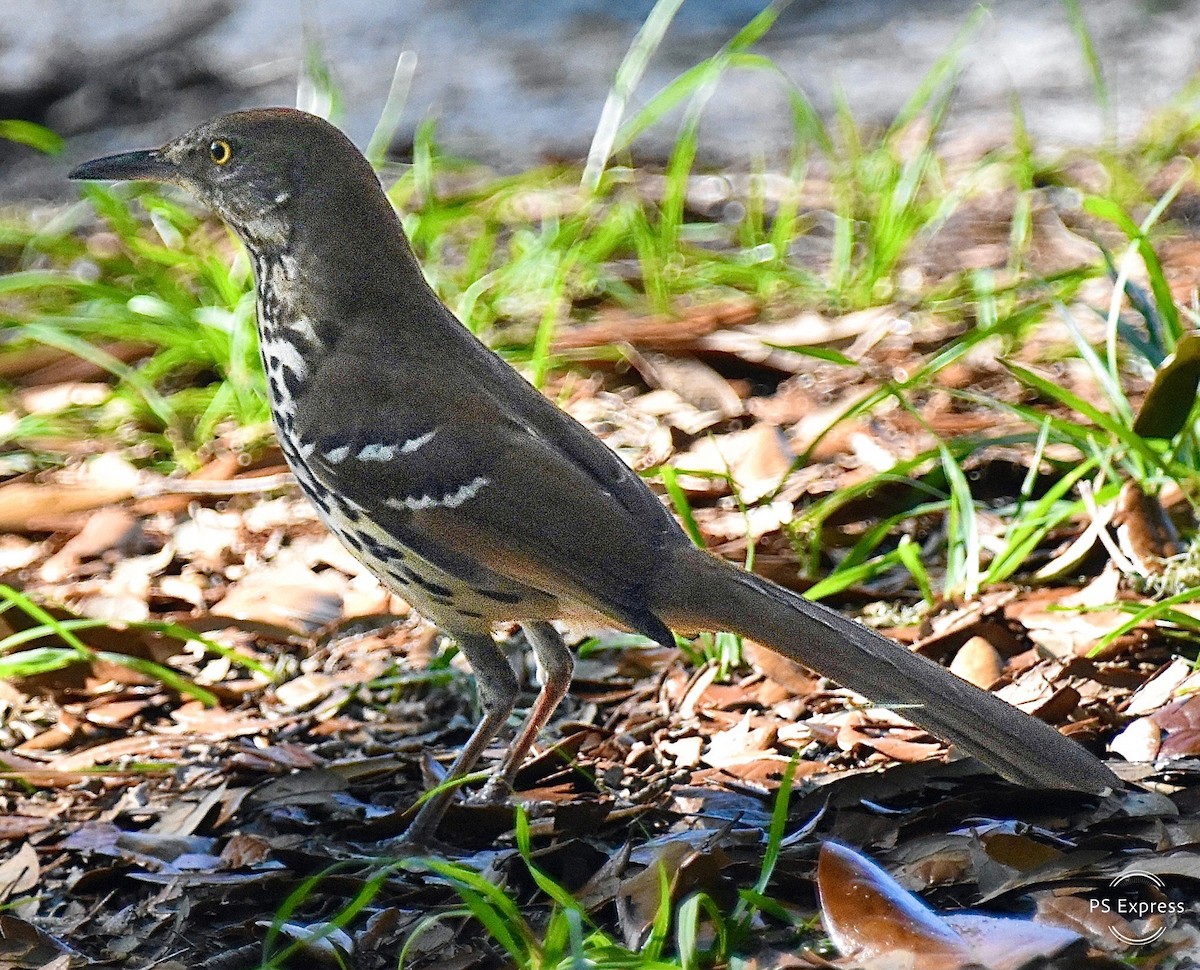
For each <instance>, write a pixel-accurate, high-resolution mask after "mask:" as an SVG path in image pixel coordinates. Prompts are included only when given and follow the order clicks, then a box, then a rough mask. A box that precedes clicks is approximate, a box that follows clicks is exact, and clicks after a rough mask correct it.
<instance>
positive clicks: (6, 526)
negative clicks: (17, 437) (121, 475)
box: [0, 482, 135, 532]
mask: <svg viewBox="0 0 1200 970" xmlns="http://www.w3.org/2000/svg"><path fill="white" fill-rule="evenodd" d="M134 491H135V489H134V486H133V484H132V483H118V484H114V485H110V486H108V487H104V486H100V485H59V484H56V483H53V482H47V483H46V484H34V483H29V482H10V483H9V484H7V485H2V486H0V529H3V530H6V531H11V532H42V531H50V530H47V529H45V525H46V524H47V523H48V522H49V521H50V520H51V519H61V517H62V516H63V515H67V514H70V513H72V512H86V511H89V510H91V509H98V508H101V507H102V506H105V505H112V504H114V503H117V502H123V501H125V500H126V499H128V498H132V497H133V494H134Z"/></svg>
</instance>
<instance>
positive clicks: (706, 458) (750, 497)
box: [672, 422, 796, 502]
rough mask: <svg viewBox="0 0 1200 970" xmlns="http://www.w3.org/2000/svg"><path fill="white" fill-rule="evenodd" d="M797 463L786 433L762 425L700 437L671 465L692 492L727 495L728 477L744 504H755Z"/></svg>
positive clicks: (772, 489)
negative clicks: (726, 477) (754, 502)
mask: <svg viewBox="0 0 1200 970" xmlns="http://www.w3.org/2000/svg"><path fill="white" fill-rule="evenodd" d="M795 460H796V456H795V453H794V452H793V451H792V449H791V445H790V444H788V441H787V438H786V437H784V435H783V432H781V431H780V430H779V429H778V428H775V427H772V426H771V425H768V424H763V423H762V422H759V423H757V424H755V425H754V426H753V427H751V428H748V429H747V430H745V431H732V432H730V433H729V434H723V435H713V436H710V437H707V438H701V439H700V440H699V441H697V442H696V443H695V444H693V445H692V447H691V448H689V449H688V450H687V451H686V452H684V453H683V454H681V455H678V456H677V457H676V458H675V459H674V461H673V462H672V464H673V465H674V466H675V469H676V470H677V471H678V472H679V474H680V480H679V483H680V485H682V486H683V487H684V488H685V489H687V490H688V491H690V492H694V493H699V494H724V493H725V492H727V491H728V490H729V486H728V484H727V482H726V481H725V476H729V477H730V478H732V480H733V485H734V488H736V489H737V490H738V492H739V494H740V495H741V497H742V499H743V501H745V502H753V501H755V500H756V499H759V498H761V497H762V496H764V495H766V494H768V493H770V492H773V491H774V490H775V489H776V488H778V487H779V484H780V482H782V481H783V478H784V476H785V475H786V474H787V473H788V471H789V470H790V469H791V467H792V464H793V463H794V462H795ZM689 472H690V473H692V474H689ZM700 475H703V476H705V477H700ZM708 476H712V477H708Z"/></svg>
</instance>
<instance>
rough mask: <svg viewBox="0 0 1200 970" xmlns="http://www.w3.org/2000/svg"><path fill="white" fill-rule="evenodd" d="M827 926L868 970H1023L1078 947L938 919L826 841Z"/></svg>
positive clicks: (1055, 932)
mask: <svg viewBox="0 0 1200 970" xmlns="http://www.w3.org/2000/svg"><path fill="white" fill-rule="evenodd" d="M817 893H818V896H819V898H820V901H821V910H822V919H823V921H824V923H825V929H826V931H827V932H828V933H829V937H830V939H831V940H832V941H833V943H834V945H835V946H836V947H837V948H838V949H839V950H840V951H841V952H842V953H843V954H844V955H845V956H846V957H847V958H848V959H849V960H850V961H851V962H852V964H853V965H854V966H856V967H861V968H863V970H898V968H901V967H906V968H912V970H960V968H965V967H968V966H985V967H988V968H990V970H1019V968H1021V967H1024V966H1027V965H1029V964H1032V963H1034V962H1037V961H1040V960H1043V959H1045V958H1046V957H1052V956H1055V955H1057V954H1059V953H1061V952H1063V951H1064V950H1066V949H1068V948H1070V947H1073V946H1076V945H1079V944H1081V942H1082V941H1081V937H1080V936H1079V935H1078V934H1077V933H1073V932H1070V931H1069V930H1064V929H1060V928H1058V927H1050V926H1043V925H1041V924H1039V923H1033V922H1030V921H1028V920H1020V919H1011V918H1000V917H994V916H986V915H984V914H980V913H951V914H939V913H935V912H934V911H933V910H931V909H930V908H929V907H927V906H926V905H925V904H924V903H923V902H922V901H921V900H920V899H918V898H917V897H916V896H913V895H912V894H911V893H909V892H908V891H907V890H905V889H904V888H903V887H902V886H901V885H900V884H899V883H898V882H896V881H895V880H894V879H893V878H892V877H891V876H889V875H888V874H887V873H886V872H885V871H884V870H883V869H881V868H880V867H879V866H878V865H876V864H875V863H874V862H872V861H871V860H870V859H868V858H866V857H865V856H863V855H861V854H860V853H857V852H855V851H854V850H853V849H850V848H848V847H847V846H844V845H839V844H837V843H835V842H825V843H823V844H822V846H821V854H820V858H819V861H818V863H817Z"/></svg>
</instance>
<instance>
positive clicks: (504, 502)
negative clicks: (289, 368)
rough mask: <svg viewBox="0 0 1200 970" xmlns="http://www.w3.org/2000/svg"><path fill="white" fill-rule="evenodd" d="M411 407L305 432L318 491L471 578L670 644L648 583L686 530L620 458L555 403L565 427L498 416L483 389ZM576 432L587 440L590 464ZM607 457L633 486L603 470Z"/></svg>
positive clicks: (522, 415)
mask: <svg viewBox="0 0 1200 970" xmlns="http://www.w3.org/2000/svg"><path fill="white" fill-rule="evenodd" d="M530 393H531V394H533V395H535V396H536V397H537V399H538V400H539V401H544V399H543V398H542V397H541V395H539V394H537V392H536V391H534V390H533V389H532V388H530ZM404 397H405V395H404V394H403V393H398V394H395V395H391V396H389V399H388V405H387V407H385V408H381V409H376V410H373V411H366V410H362V411H357V412H355V413H353V414H346V413H344V410H343V413H341V414H340V415H339V417H338V419H337V421H336V425H335V426H336V429H337V431H336V435H321V434H320V433H319V431H318V430H317V429H316V428H311V429H308V434H310V435H311V437H310V440H311V441H313V443H314V446H313V447H312V448H311V449H310V454H309V457H308V459H307V464H308V466H309V468H310V470H311V472H312V474H313V475H314V477H315V478H316V479H317V480H318V482H319V483H320V484H321V485H322V486H324V487H325V488H327V489H329V490H330V491H331V492H334V493H336V494H338V495H341V496H343V497H344V498H346V499H349V500H350V501H352V502H354V503H355V504H356V505H358V506H360V507H361V508H363V509H366V510H369V513H370V515H371V518H372V519H374V520H375V522H376V524H377V525H379V526H380V527H381V528H382V529H383V530H384V531H385V532H387V533H388V534H390V535H392V536H394V537H395V538H396V539H397V541H399V542H400V543H402V544H403V545H406V546H409V547H410V548H412V549H414V550H415V551H417V552H418V554H420V555H421V556H423V557H424V558H426V559H428V560H430V561H431V562H433V563H435V564H437V565H438V566H439V567H440V568H442V569H444V570H445V571H447V572H449V573H451V574H454V575H459V576H461V577H462V578H463V579H464V580H466V581H471V579H472V575H473V574H475V575H478V574H480V570H479V569H478V566H479V565H480V564H481V565H483V566H484V567H486V570H487V571H491V572H493V573H496V574H499V575H501V576H504V577H506V578H508V579H511V580H513V581H515V582H516V583H518V584H522V585H524V586H530V587H533V588H535V589H537V590H541V591H543V592H545V593H549V594H551V595H553V596H555V597H558V598H560V599H564V600H566V601H568V602H576V603H580V604H584V605H587V606H590V607H592V608H593V609H595V610H597V611H598V612H601V613H604V614H607V615H609V616H611V617H613V618H615V619H617V620H619V621H621V622H623V623H626V624H628V625H630V626H632V627H634V628H635V629H638V630H641V631H642V632H646V633H648V634H649V635H652V636H653V637H654V639H657V640H661V639H662V638H663V636H665V633H666V631H665V628H664V627H663V626H662V624H661V623H658V622H657V621H656V620H655V619H654V618H653V617H652V616H650V614H649V612H648V610H647V609H646V606H645V604H646V600H647V596H646V594H645V586H646V584H647V583H649V582H652V581H653V579H654V575H653V573H654V566H655V564H656V562H658V561H660V556H661V551H660V547H661V546H662V544H663V543H664V541H670V540H669V539H668V540H665V538H664V537H667V536H669V537H671V539H673V538H674V536H675V534H676V533H677V532H678V529H677V527H676V526H675V524H674V522H673V520H672V519H671V518H670V516H669V515H668V513H667V512H666V510H665V509H664V508H663V507H662V505H661V503H659V502H658V500H657V499H656V498H655V497H654V496H653V494H652V493H651V492H649V490H648V489H646V488H645V486H644V485H643V484H642V483H641V482H640V481H638V480H637V478H636V476H635V475H634V473H633V472H632V471H631V470H630V469H628V468H627V467H626V466H625V465H624V464H623V463H621V462H620V459H619V458H617V457H616V456H615V455H613V454H612V452H610V451H608V449H606V448H605V447H604V445H603V444H602V443H601V442H599V441H598V440H597V439H595V438H594V437H592V436H591V435H590V434H588V432H586V431H585V430H584V429H582V428H581V427H580V426H578V425H577V424H575V423H574V422H573V421H571V419H569V418H567V417H566V416H565V415H562V414H561V412H558V411H557V409H553V406H552V405H549V402H546V404H547V405H549V407H550V408H551V409H552V414H551V418H552V419H558V420H557V421H554V420H551V421H549V422H547V421H545V420H544V419H543V420H541V421H537V420H531V419H529V418H528V417H527V416H526V412H525V411H521V412H518V413H517V414H516V415H514V414H513V412H512V411H511V410H510V409H507V408H497V407H496V406H495V405H494V403H493V402H492V401H490V400H489V398H488V395H487V394H486V392H480V391H479V390H478V387H476V389H475V390H472V389H471V388H461V387H460V388H457V389H455V390H454V391H453V392H452V393H451V392H449V391H447V392H446V393H444V394H435V395H433V396H432V397H431V396H430V395H429V394H426V395H425V396H424V397H423V399H422V404H423V405H424V407H423V409H422V410H421V411H417V410H415V409H413V408H412V407H411V405H407V404H406V403H404ZM443 402H444V406H442V405H443ZM309 413H310V414H319V411H318V410H313V411H310V412H309ZM330 424H331V426H334V425H333V423H332V422H330ZM564 429H565V430H564ZM572 432H573V433H574V434H572ZM303 433H304V431H302V434H303ZM577 435H584V436H586V439H585V440H584V441H583V445H582V448H583V451H584V455H583V460H580V458H579V457H578V456H577V453H578V451H579V450H580V445H579V444H578V441H577V440H575V439H576V437H577ZM564 439H567V442H568V446H567V447H564V444H563V442H564ZM570 445H574V447H570ZM591 445H594V447H595V448H597V449H602V450H603V453H604V454H603V455H600V456H597V455H596V454H595V453H594V451H593V449H592V448H591V447H590V446H591ZM605 456H607V458H606V457H605ZM589 460H590V464H589ZM608 460H611V461H612V462H615V463H617V464H618V465H620V468H621V469H622V470H623V472H624V475H627V476H629V478H628V479H626V478H624V477H623V476H614V475H612V474H611V473H607V474H606V470H605V469H603V468H601V469H596V468H595V467H594V466H595V464H596V462H597V461H600V462H605V461H608ZM597 472H599V474H598V473H597ZM614 481H616V482H618V485H616V486H615V487H614V485H613V482H614ZM621 482H632V484H633V486H634V489H632V490H630V491H635V497H636V501H638V502H645V501H646V500H648V501H649V502H650V503H653V504H652V506H650V507H649V508H648V509H643V506H642V505H640V504H635V505H634V506H633V508H632V509H631V508H630V502H629V499H628V498H626V497H625V496H623V495H621V494H619V492H620V490H621V489H622V488H623V487H624V486H622V485H620V484H619V483H621Z"/></svg>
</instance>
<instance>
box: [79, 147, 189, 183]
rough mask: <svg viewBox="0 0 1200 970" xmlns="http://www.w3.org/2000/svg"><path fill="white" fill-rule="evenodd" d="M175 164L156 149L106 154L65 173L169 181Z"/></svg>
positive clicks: (121, 179)
mask: <svg viewBox="0 0 1200 970" xmlns="http://www.w3.org/2000/svg"><path fill="white" fill-rule="evenodd" d="M175 174H176V172H175V166H174V165H172V164H171V163H170V162H169V161H167V160H166V159H165V158H163V157H162V156H161V155H160V154H159V153H158V152H157V151H156V150H150V151H141V152H122V153H121V154H120V155H107V156H105V157H104V158H96V159H93V160H92V161H90V162H84V163H83V164H82V165H79V166H77V167H76V168H73V169H72V170H71V172H70V173H69V174H68V175H67V178H70V179H103V180H105V181H114V182H116V181H125V180H128V179H153V180H156V181H170V180H171V179H172V178H173V177H174V176H175Z"/></svg>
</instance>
